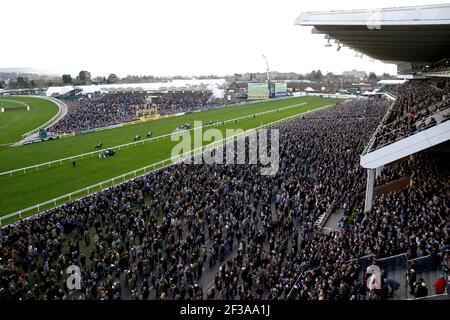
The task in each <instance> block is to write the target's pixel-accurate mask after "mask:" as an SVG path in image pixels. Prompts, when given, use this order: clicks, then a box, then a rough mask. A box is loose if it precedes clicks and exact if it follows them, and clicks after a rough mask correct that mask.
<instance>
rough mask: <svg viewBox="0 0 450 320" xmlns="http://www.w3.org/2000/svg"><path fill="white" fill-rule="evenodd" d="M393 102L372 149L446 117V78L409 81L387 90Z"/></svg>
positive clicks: (449, 96) (449, 102) (449, 89)
mask: <svg viewBox="0 0 450 320" xmlns="http://www.w3.org/2000/svg"><path fill="white" fill-rule="evenodd" d="M391 93H392V94H394V95H395V96H396V97H397V99H396V101H395V102H394V105H393V107H392V108H391V109H390V113H389V114H388V116H387V118H386V120H385V122H384V123H383V125H382V126H381V127H380V130H379V131H378V132H377V135H376V139H375V143H374V144H373V146H372V150H375V149H378V148H381V147H383V146H386V145H388V144H390V143H393V142H396V141H398V140H401V139H403V138H406V137H408V136H410V135H412V134H415V133H417V132H419V131H422V130H424V129H428V128H431V127H433V126H435V125H437V124H439V123H441V122H444V121H447V120H448V119H449V118H450V79H449V78H433V79H427V80H410V81H408V82H406V83H404V84H403V85H400V86H397V87H395V88H393V89H391Z"/></svg>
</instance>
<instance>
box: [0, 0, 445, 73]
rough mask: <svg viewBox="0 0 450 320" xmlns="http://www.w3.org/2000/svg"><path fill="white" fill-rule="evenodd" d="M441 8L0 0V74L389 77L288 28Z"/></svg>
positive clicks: (325, 2)
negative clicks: (330, 18) (319, 17)
mask: <svg viewBox="0 0 450 320" xmlns="http://www.w3.org/2000/svg"><path fill="white" fill-rule="evenodd" d="M443 2H445V0H440V1H439V0H438V1H433V0H396V1H392V0H377V1H367V0H339V1H332V0H313V1H311V0H309V1H303V0H251V1H249V0H224V1H216V0H151V1H149V0H105V1H103V0H76V1H73V0H70V1H69V0H59V1H55V0H38V1H37V0H1V3H0V25H1V28H2V32H1V36H0V68H8V67H28V68H33V69H36V70H39V71H46V72H51V73H57V74H63V73H70V74H73V75H75V74H76V73H78V71H80V70H88V71H90V72H91V73H92V75H93V76H97V75H108V74H109V73H116V74H118V75H119V76H125V75H127V74H139V75H144V74H152V75H200V74H219V75H225V74H232V73H235V72H262V71H264V70H265V62H264V60H263V58H262V54H263V53H264V54H265V55H266V56H267V57H268V60H269V65H270V69H271V70H276V71H280V72H287V71H293V72H301V73H304V72H309V71H311V70H312V69H319V68H320V69H321V70H322V71H323V72H326V71H332V72H335V73H340V72H342V71H343V70H351V69H353V68H356V69H358V70H365V71H375V72H376V73H378V74H380V73H382V72H389V73H391V74H392V73H393V74H395V72H396V67H395V66H394V65H389V64H384V63H381V62H378V61H374V62H371V61H370V60H369V59H368V58H363V59H360V58H355V56H354V53H353V52H351V51H349V50H348V49H342V50H340V51H339V52H337V51H336V49H335V48H325V47H324V41H325V40H324V39H323V35H313V34H311V28H309V27H299V26H295V25H294V20H295V18H296V17H297V16H298V15H299V14H300V13H301V12H303V11H315V10H336V9H366V8H379V7H389V6H405V5H421V4H422V5H423V4H436V3H443Z"/></svg>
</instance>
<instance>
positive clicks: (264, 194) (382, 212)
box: [0, 100, 449, 300]
mask: <svg viewBox="0 0 450 320" xmlns="http://www.w3.org/2000/svg"><path fill="white" fill-rule="evenodd" d="M386 109H387V102H386V101H384V100H358V101H352V102H350V103H348V104H344V105H338V106H336V107H332V108H328V109H324V110H320V111H317V112H315V113H310V114H308V115H306V116H304V117H300V118H297V119H295V120H292V121H289V122H287V123H285V124H281V125H280V126H278V129H280V166H279V171H278V172H277V173H276V175H274V176H262V175H260V171H259V166H257V165H218V164H216V165H206V164H202V165H188V164H176V165H172V166H170V167H167V168H164V169H161V170H159V171H158V172H155V173H151V174H148V175H146V176H143V177H139V178H136V179H134V180H132V181H129V182H126V183H124V184H121V185H118V186H116V187H113V188H110V189H108V190H104V191H102V192H99V193H97V194H95V195H92V196H89V197H86V198H83V199H80V200H77V201H74V202H71V203H68V204H66V205H64V206H62V207H60V208H56V209H52V210H49V211H47V212H45V213H43V214H41V215H39V216H35V217H32V218H30V219H27V220H22V221H20V222H17V223H15V224H14V225H11V226H8V227H6V228H3V229H1V230H0V258H1V261H0V299H20V298H22V299H93V300H97V299H100V300H113V299H139V300H146V299H162V300H166V299H170V300H171V299H183V300H185V299H191V300H194V299H238V298H239V299H301V300H321V299H327V300H329V299H341V300H348V299H357V298H363V297H365V286H364V285H363V284H362V281H361V280H360V279H359V278H358V274H359V272H360V270H359V266H358V263H357V261H351V260H350V259H352V258H357V257H360V256H363V255H367V254H375V255H376V257H383V256H389V255H392V254H396V253H400V252H408V253H409V254H410V255H411V256H418V255H423V254H427V253H429V252H434V251H438V250H441V251H442V250H443V248H444V247H445V245H448V231H447V230H446V229H445V226H446V221H445V219H448V213H449V208H448V205H449V204H448V199H449V197H448V196H449V194H448V193H449V188H448V181H443V180H444V179H441V178H442V176H441V175H440V174H439V172H438V171H435V170H431V169H430V172H429V171H428V169H426V168H425V169H423V168H422V167H420V169H423V170H424V171H420V170H419V171H418V174H417V178H416V179H414V184H413V186H412V187H410V188H408V189H406V190H405V191H402V192H399V193H395V194H393V195H389V196H386V197H382V198H380V199H376V204H375V206H374V210H373V211H372V212H370V213H369V214H367V215H366V214H363V213H362V211H360V210H358V214H357V215H356V217H355V216H352V212H353V211H352V204H353V201H354V199H355V197H356V196H357V195H358V194H359V192H360V191H362V190H364V185H365V183H364V181H365V180H364V171H363V170H362V169H361V168H360V166H359V154H360V153H361V151H362V149H363V147H364V145H365V143H367V141H368V139H369V137H370V135H371V134H372V133H373V131H374V130H375V128H376V127H377V125H378V123H379V121H380V119H381V117H382V116H383V114H384V113H385V112H386ZM433 168H434V167H433ZM441 180H442V181H441ZM418 195H420V196H418ZM410 198H411V199H410ZM332 204H334V206H336V207H337V208H341V209H343V210H344V211H345V213H346V216H345V217H346V219H345V220H344V221H343V225H342V230H340V231H339V232H333V233H330V234H328V235H325V234H322V233H319V232H317V230H316V229H315V227H314V222H315V220H316V219H317V218H318V217H319V216H320V215H321V214H322V213H323V212H324V211H325V210H328V208H329V207H330V206H331V205H332ZM391 211H393V212H396V213H397V214H394V215H391ZM352 219H353V220H352ZM70 265H76V266H79V267H80V268H81V271H82V274H81V289H80V290H76V291H75V292H71V291H69V290H68V288H67V285H66V281H65V279H66V278H67V274H65V272H66V269H67V267H68V266H70ZM210 283H213V285H212V286H210V287H209V286H208V285H209V284H210Z"/></svg>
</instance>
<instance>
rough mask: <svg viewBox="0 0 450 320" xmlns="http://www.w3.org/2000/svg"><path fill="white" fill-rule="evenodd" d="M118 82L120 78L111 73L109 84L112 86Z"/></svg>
mask: <svg viewBox="0 0 450 320" xmlns="http://www.w3.org/2000/svg"><path fill="white" fill-rule="evenodd" d="M118 81H119V78H118V77H117V76H116V75H115V74H114V73H111V74H110V75H109V76H108V80H107V83H110V84H112V83H117V82H118Z"/></svg>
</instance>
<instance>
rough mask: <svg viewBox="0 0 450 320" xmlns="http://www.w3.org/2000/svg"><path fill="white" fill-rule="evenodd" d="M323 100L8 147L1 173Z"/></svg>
mask: <svg viewBox="0 0 450 320" xmlns="http://www.w3.org/2000/svg"><path fill="white" fill-rule="evenodd" d="M319 99H320V98H319V97H300V98H292V99H283V100H276V101H269V102H261V103H255V104H248V105H242V106H236V107H227V108H221V109H215V110H210V111H205V112H197V113H191V114H187V115H184V116H181V117H172V118H166V119H160V120H155V121H149V122H145V123H141V124H136V125H132V126H124V127H121V128H115V129H110V130H103V131H99V132H92V133H88V134H83V135H78V136H74V137H70V138H65V139H59V140H53V141H46V142H45V143H38V144H33V145H26V146H21V147H14V148H11V147H8V148H6V147H4V148H0V172H4V171H9V170H12V169H17V168H22V167H26V166H31V165H34V164H38V163H45V162H47V161H51V160H56V159H60V158H65V157H69V156H74V155H78V154H81V153H86V152H90V151H94V146H95V145H97V144H98V143H100V142H103V143H104V147H109V146H115V145H119V144H124V143H128V142H132V141H133V138H134V137H135V135H136V134H140V135H141V137H145V135H146V134H147V132H148V131H152V132H153V136H154V137H156V136H159V135H163V134H168V133H171V132H173V130H174V129H175V128H176V127H179V126H180V125H181V124H184V123H186V122H189V123H191V124H192V123H193V121H194V120H199V121H200V120H201V121H203V122H204V123H206V122H208V121H210V120H213V121H224V120H227V119H234V118H239V117H242V116H246V115H250V114H254V113H260V112H264V111H268V110H273V109H276V108H281V107H286V106H290V105H293V104H299V103H303V102H307V103H308V102H313V101H317V100H319ZM324 101H325V100H324Z"/></svg>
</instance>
